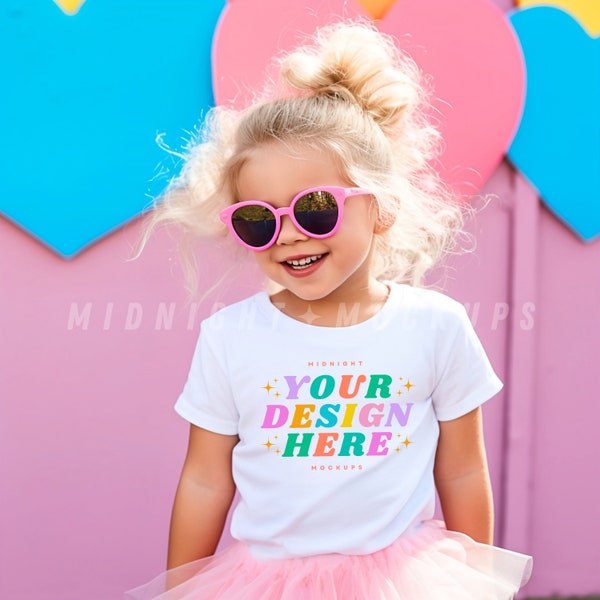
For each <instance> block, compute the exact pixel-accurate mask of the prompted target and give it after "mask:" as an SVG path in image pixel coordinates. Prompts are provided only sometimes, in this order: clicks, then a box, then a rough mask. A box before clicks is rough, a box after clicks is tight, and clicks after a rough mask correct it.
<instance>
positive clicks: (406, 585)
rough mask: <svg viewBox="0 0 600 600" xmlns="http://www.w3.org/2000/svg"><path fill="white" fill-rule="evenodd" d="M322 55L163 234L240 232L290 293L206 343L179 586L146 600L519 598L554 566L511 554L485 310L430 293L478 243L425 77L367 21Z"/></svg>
mask: <svg viewBox="0 0 600 600" xmlns="http://www.w3.org/2000/svg"><path fill="white" fill-rule="evenodd" d="M315 38H316V39H315V42H314V43H313V44H310V45H306V46H304V47H301V48H299V49H298V50H296V51H294V52H292V53H290V54H288V55H287V56H286V57H284V58H283V59H282V60H281V61H280V72H281V85H279V87H278V89H277V90H276V91H274V90H273V87H271V90H270V91H269V96H265V97H263V98H262V99H260V100H257V101H256V102H255V103H254V104H253V105H252V106H250V107H249V108H247V109H246V110H243V111H241V112H239V113H238V112H235V111H232V110H225V109H223V108H221V109H215V110H214V111H213V112H212V114H211V115H210V119H208V120H207V124H208V125H207V131H206V137H205V139H204V140H203V141H202V142H201V143H198V144H197V145H196V146H195V147H194V148H192V151H191V153H190V157H189V160H188V161H187V163H186V165H185V168H184V169H183V171H182V175H181V176H180V178H179V180H178V181H177V182H175V185H174V189H173V190H172V192H171V193H169V194H167V198H166V199H165V201H164V203H162V204H161V205H160V206H159V207H158V208H157V210H156V211H155V212H154V213H153V216H152V223H151V227H155V226H156V225H157V224H162V223H166V222H171V223H173V222H175V223H177V224H179V225H181V226H182V227H183V229H184V231H185V232H186V233H187V234H188V235H189V236H190V237H191V238H192V239H193V238H197V237H199V236H206V235H208V234H214V235H217V234H218V233H219V232H222V233H224V232H225V231H228V233H227V236H228V237H229V239H230V240H234V241H235V242H236V243H237V244H239V245H241V246H242V247H243V248H244V249H245V251H249V252H251V253H252V254H253V256H254V257H255V259H256V261H257V263H258V266H259V267H260V269H261V270H262V272H263V273H264V275H265V276H266V278H267V279H268V280H269V281H270V283H271V288H272V289H271V293H270V294H268V293H267V292H261V293H258V294H256V295H255V296H253V297H251V298H248V299H246V300H244V301H242V302H239V303H236V304H234V305H232V306H229V307H227V308H225V309H223V310H221V311H219V312H218V313H216V314H214V315H213V316H211V317H210V318H208V319H206V320H205V321H204V322H203V323H202V328H201V334H200V338H199V341H198V345H197V348H196V351H195V354H194V357H193V360H192V365H191V369H190V373H189V378H188V381H187V383H186V385H185V388H184V390H183V393H182V394H181V396H180V397H179V399H178V401H177V403H176V410H177V412H178V413H179V414H180V415H181V416H182V417H183V418H184V419H186V420H188V421H189V422H190V424H191V427H190V436H189V446H188V452H187V457H186V459H185V464H184V466H183V471H182V474H181V479H180V482H179V486H178V489H177V493H176V498H175V502H174V507H173V513H172V521H171V531H170V542H169V553H168V567H169V570H168V571H167V572H166V573H165V574H163V576H161V577H159V578H158V579H156V580H155V581H153V582H151V583H150V584H148V585H146V586H142V587H141V588H138V589H137V590H134V591H133V592H130V594H131V596H132V597H134V598H145V599H147V598H160V599H163V600H175V599H183V598H185V599H190V600H200V599H206V600H213V599H226V600H233V599H239V600H281V599H286V600H309V599H310V600H333V599H338V600H392V599H402V600H426V599H427V600H445V599H456V600H466V599H473V600H487V599H492V598H493V599H509V598H513V597H514V595H515V594H516V592H517V590H518V589H519V588H520V587H521V586H522V585H523V584H524V583H525V582H526V581H527V579H528V577H529V571H530V563H531V560H530V558H529V557H527V556H523V555H521V554H518V553H515V552H510V551H507V550H503V549H500V548H496V547H494V546H492V545H490V544H491V543H492V535H493V533H492V529H493V507H492V495H491V491H490V481H489V475H488V467H487V462H486V456H485V448H484V441H483V434H482V422H481V405H482V404H483V403H484V402H485V401H486V400H488V399H489V398H490V397H492V396H493V395H494V394H496V393H497V392H498V391H499V390H500V388H501V386H502V384H501V382H500V381H499V379H498V378H497V376H496V375H495V374H494V372H493V370H492V367H491V366H490V363H489V361H488V359H487V358H486V355H485V353H484V351H483V349H482V346H481V344H480V342H479V340H478V339H477V337H476V335H475V333H474V330H473V328H472V326H471V324H470V322H469V319H468V317H467V315H466V312H465V310H464V309H463V307H462V306H461V305H460V304H458V303H457V302H455V301H453V300H451V299H450V298H448V297H446V296H444V295H442V294H440V293H437V292H434V291H430V290H426V289H423V288H421V287H418V285H419V284H420V283H421V282H422V279H423V275H424V274H425V272H426V271H427V270H428V269H429V268H430V267H432V266H433V265H434V264H435V263H436V262H437V261H438V259H439V258H441V256H442V255H443V254H444V253H445V252H447V251H448V250H449V249H450V248H451V247H452V245H453V243H454V240H455V238H456V236H457V234H458V232H459V231H460V228H461V226H462V219H461V208H460V205H459V203H458V202H456V201H455V200H454V199H453V198H452V195H451V193H450V192H449V191H448V190H447V189H446V188H445V187H444V185H443V184H442V183H441V182H440V181H439V178H438V177H437V175H436V173H435V172H434V171H433V170H432V168H431V166H430V165H431V162H432V158H433V157H434V156H435V155H436V151H437V149H438V147H439V142H440V140H439V137H438V133H437V131H436V130H435V129H434V127H432V125H431V124H430V123H429V122H428V120H427V115H428V114H431V111H430V109H429V107H428V105H427V103H426V94H425V90H424V87H423V85H422V82H421V75H420V72H419V69H418V67H417V66H416V65H415V63H414V62H413V61H412V60H411V59H410V58H409V57H407V56H406V55H404V54H403V53H401V52H400V51H399V50H398V49H397V48H396V46H395V45H394V42H393V40H392V39H390V38H389V37H387V36H385V35H383V34H381V33H379V32H378V31H377V30H376V29H375V28H374V27H372V26H370V25H368V24H364V23H358V22H341V23H338V24H336V25H332V26H329V27H326V28H323V29H321V30H320V31H318V32H317V35H316V36H315ZM436 489H437V492H438V494H439V499H440V503H441V509H442V512H443V517H444V523H441V522H438V521H434V520H432V517H433V514H434V504H435V493H436ZM236 490H237V491H238V493H239V503H238V504H237V505H236V507H235V509H234V512H233V517H232V521H231V535H232V537H233V538H234V542H233V543H232V544H231V545H229V546H228V547H227V548H225V549H224V550H222V551H219V552H217V553H216V554H215V550H216V547H217V544H218V542H219V539H220V537H221V534H222V533H223V528H224V524H225V522H226V517H227V514H228V511H229V508H230V506H231V504H232V501H233V498H234V493H235V491H236Z"/></svg>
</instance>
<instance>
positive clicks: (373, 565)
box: [126, 521, 532, 600]
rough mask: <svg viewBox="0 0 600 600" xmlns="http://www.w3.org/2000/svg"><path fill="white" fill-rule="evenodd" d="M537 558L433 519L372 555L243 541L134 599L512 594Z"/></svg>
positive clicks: (496, 598) (484, 598) (485, 599)
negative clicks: (256, 549) (267, 553)
mask: <svg viewBox="0 0 600 600" xmlns="http://www.w3.org/2000/svg"><path fill="white" fill-rule="evenodd" d="M531 563H532V561H531V557H529V556H525V555H523V554H519V553H517V552H511V551H509V550H503V549H501V548H496V547H494V546H487V545H484V544H479V543H477V542H474V541H473V540H472V539H471V538H469V537H467V536H465V535H462V534H459V533H454V532H449V531H447V530H446V529H445V528H443V526H442V525H441V524H440V523H438V522H436V521H429V522H427V523H424V524H423V525H421V526H420V527H419V528H418V529H416V530H414V531H412V532H411V533H408V534H405V535H404V536H402V537H401V538H400V539H398V540H397V541H396V542H394V543H393V544H392V545H391V546H389V547H387V548H384V549H383V550H380V551H379V552H375V553H373V554H368V555H364V556H363V555H361V556H356V555H350V556H348V555H342V554H327V555H319V556H309V557H306V558H291V559H281V560H271V561H260V560H257V559H255V558H254V557H253V556H252V554H251V553H250V551H249V549H248V548H247V547H246V546H245V545H244V544H241V543H239V542H235V543H233V544H232V545H231V546H229V547H228V548H226V549H225V550H223V551H222V552H218V553H217V554H215V555H214V556H211V557H208V558H204V559H201V560H199V561H196V562H193V563H189V564H187V565H183V566H182V567H178V568H177V569H173V570H171V571H167V572H165V573H163V574H162V575H160V576H159V577H157V578H156V579H154V580H153V581H151V582H150V583H148V584H146V585H143V586H141V587H139V588H136V589H135V590H131V591H130V592H128V593H127V596H126V597H127V598H134V599H135V600H150V599H153V600H216V599H219V600H509V599H511V598H513V597H514V595H515V594H516V592H517V591H518V590H519V588H521V587H522V586H523V585H525V583H526V582H527V580H528V579H529V576H530V573H531Z"/></svg>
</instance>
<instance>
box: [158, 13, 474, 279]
mask: <svg viewBox="0 0 600 600" xmlns="http://www.w3.org/2000/svg"><path fill="white" fill-rule="evenodd" d="M277 69H278V73H279V78H278V80H276V81H274V82H273V81H272V82H271V83H270V84H269V85H268V86H267V87H266V88H265V90H264V93H263V94H262V95H261V96H257V97H255V98H254V100H253V102H252V103H251V105H250V106H249V107H247V108H246V109H244V110H242V111H235V110H231V109H227V108H224V107H217V108H215V109H213V110H212V111H211V113H210V114H209V115H208V117H207V119H206V120H205V123H204V129H203V132H202V135H201V137H200V140H199V141H197V142H196V143H194V144H192V145H191V146H190V149H189V153H188V160H187V162H186V163H185V165H184V168H183V170H182V172H181V174H180V176H179V177H178V178H177V179H176V180H174V182H173V185H172V188H171V192H170V193H168V194H167V195H166V200H165V202H164V203H163V204H162V205H161V206H159V208H158V210H157V211H155V212H154V214H153V216H152V217H151V224H150V226H151V227H154V226H155V225H156V224H158V223H162V222H176V223H177V224H179V225H181V226H182V227H183V228H184V230H185V231H186V232H187V233H188V237H189V238H197V237H205V236H207V235H216V234H218V233H221V234H225V230H224V228H223V225H222V224H221V223H220V222H219V219H218V214H217V213H218V210H219V209H220V208H224V207H225V206H227V205H229V204H231V203H233V202H235V201H236V200H237V181H238V176H239V172H240V170H241V169H242V167H243V166H244V164H245V162H246V160H247V159H248V157H249V156H250V154H251V152H252V150H253V149H254V148H256V147H257V146H259V145H261V144H265V143H272V142H273V141H278V142H281V143H284V144H286V146H288V147H289V148H291V149H293V148H297V149H299V150H301V149H302V148H306V147H309V148H319V149H321V150H323V151H325V152H330V153H332V155H333V156H334V157H335V158H336V160H337V161H338V163H339V166H340V171H341V173H342V174H343V175H344V176H345V177H346V178H347V179H348V181H349V182H351V183H352V184H353V185H355V186H358V187H363V188H366V189H369V190H372V192H373V195H374V197H375V199H376V202H377V207H378V227H377V232H378V233H377V235H376V236H375V251H374V257H375V265H374V269H375V273H374V274H375V276H377V277H379V278H380V279H390V280H396V281H404V282H408V283H411V284H413V285H418V284H420V283H421V282H422V280H423V276H424V274H425V273H426V272H427V271H428V270H429V269H430V268H431V267H432V266H434V265H435V264H436V262H437V261H438V260H439V259H440V258H441V257H442V255H443V254H444V253H445V252H447V251H449V250H450V249H451V248H452V247H453V245H454V243H455V239H456V236H457V234H458V232H459V231H460V229H461V227H462V212H461V204H460V203H459V202H457V201H456V199H455V198H454V196H453V194H452V192H451V190H450V189H449V188H447V187H446V186H445V185H444V183H443V182H442V181H441V180H440V177H439V175H438V173H437V172H436V171H435V169H434V168H433V167H432V163H433V160H434V159H435V158H436V157H437V156H438V154H439V150H440V144H441V138H440V135H439V132H438V131H437V129H436V128H435V127H434V126H433V125H432V123H431V122H430V116H431V114H433V111H432V110H431V106H430V105H429V103H428V96H429V90H428V80H427V78H426V77H424V76H423V74H422V73H421V71H420V69H419V67H418V66H417V65H416V63H415V62H414V61H413V60H412V58H411V57H410V56H408V55H407V54H406V53H404V52H403V51H401V50H400V49H399V48H398V46H397V45H396V40H394V39H393V38H392V37H390V36H388V35H386V34H383V33H381V32H380V31H378V30H377V29H376V28H375V26H374V25H373V24H372V23H368V22H363V21H356V20H354V21H342V22H339V23H335V24H332V25H330V26H327V27H323V28H321V29H319V30H318V31H317V32H316V34H315V36H314V37H313V39H312V40H311V43H309V44H304V45H302V46H300V47H299V48H297V49H296V50H294V51H292V52H290V53H287V54H285V55H283V56H281V57H279V58H278V59H277Z"/></svg>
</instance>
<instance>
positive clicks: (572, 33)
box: [508, 6, 600, 241]
mask: <svg viewBox="0 0 600 600" xmlns="http://www.w3.org/2000/svg"><path fill="white" fill-rule="evenodd" d="M510 20H511V22H512V24H513V26H514V28H515V30H516V32H517V35H518V36H519V39H520V42H521V46H522V48H523V53H524V58H525V65H526V69H527V95H526V100H525V108H524V112H523V118H522V120H521V124H520V126H519V129H518V131H517V134H516V136H515V138H514V141H513V143H512V145H511V147H510V149H509V151H508V157H509V158H510V160H511V161H512V162H513V164H514V165H515V166H516V167H517V168H518V169H519V171H521V172H522V173H523V174H524V175H525V177H526V178H527V179H528V180H529V181H530V182H531V183H532V184H533V186H534V187H535V188H536V189H537V191H538V192H539V194H540V196H541V197H542V200H543V201H544V202H545V203H546V204H547V205H548V207H549V208H550V210H552V211H553V212H554V213H555V214H556V215H557V216H558V217H559V218H560V219H561V220H562V221H564V223H565V224H566V225H567V226H568V227H570V228H571V229H572V230H573V231H574V232H575V233H576V234H577V235H579V236H580V237H581V238H582V239H583V240H585V241H591V240H592V239H594V238H595V237H597V236H598V235H599V234H600V196H599V191H598V190H600V110H599V107H600V39H598V38H592V37H590V36H589V35H588V34H587V33H586V31H584V29H583V28H582V27H581V26H580V24H579V23H578V22H577V21H576V20H575V19H574V18H573V17H571V16H570V15H569V14H568V13H566V12H564V11H562V10H560V9H557V8H551V7H545V6H544V7H541V6H539V7H538V6H536V7H532V8H527V9H524V10H520V11H518V12H515V13H513V14H512V15H511V16H510Z"/></svg>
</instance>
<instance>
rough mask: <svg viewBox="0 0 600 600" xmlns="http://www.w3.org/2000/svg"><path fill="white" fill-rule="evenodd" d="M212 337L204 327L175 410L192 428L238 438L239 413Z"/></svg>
mask: <svg viewBox="0 0 600 600" xmlns="http://www.w3.org/2000/svg"><path fill="white" fill-rule="evenodd" d="M205 323H206V322H205ZM212 337H213V336H211V335H210V327H209V326H208V325H206V326H205V325H204V324H203V327H202V331H201V333H200V336H199V338H198V343H197V344H196V349H195V351H194V355H193V358H192V364H191V367H190V371H189V374H188V379H187V382H186V384H185V386H184V388H183V391H182V393H181V395H180V396H179V398H178V399H177V402H176V403H175V411H176V412H177V413H178V414H179V415H180V416H182V417H183V418H184V419H186V420H187V421H189V422H190V423H192V424H193V425H196V426H198V427H202V428H203V429H208V430H209V431H213V432H214V433H221V434H223V435H235V434H237V433H238V422H239V414H238V411H237V408H236V406H235V402H234V399H233V395H232V393H231V387H230V385H229V379H228V377H227V376H226V372H225V369H224V368H223V366H222V363H221V362H220V360H219V354H218V353H217V351H216V349H215V347H214V343H213V342H212V341H211V338H212ZM220 358H221V359H222V358H223V357H222V356H221V357H220Z"/></svg>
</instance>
